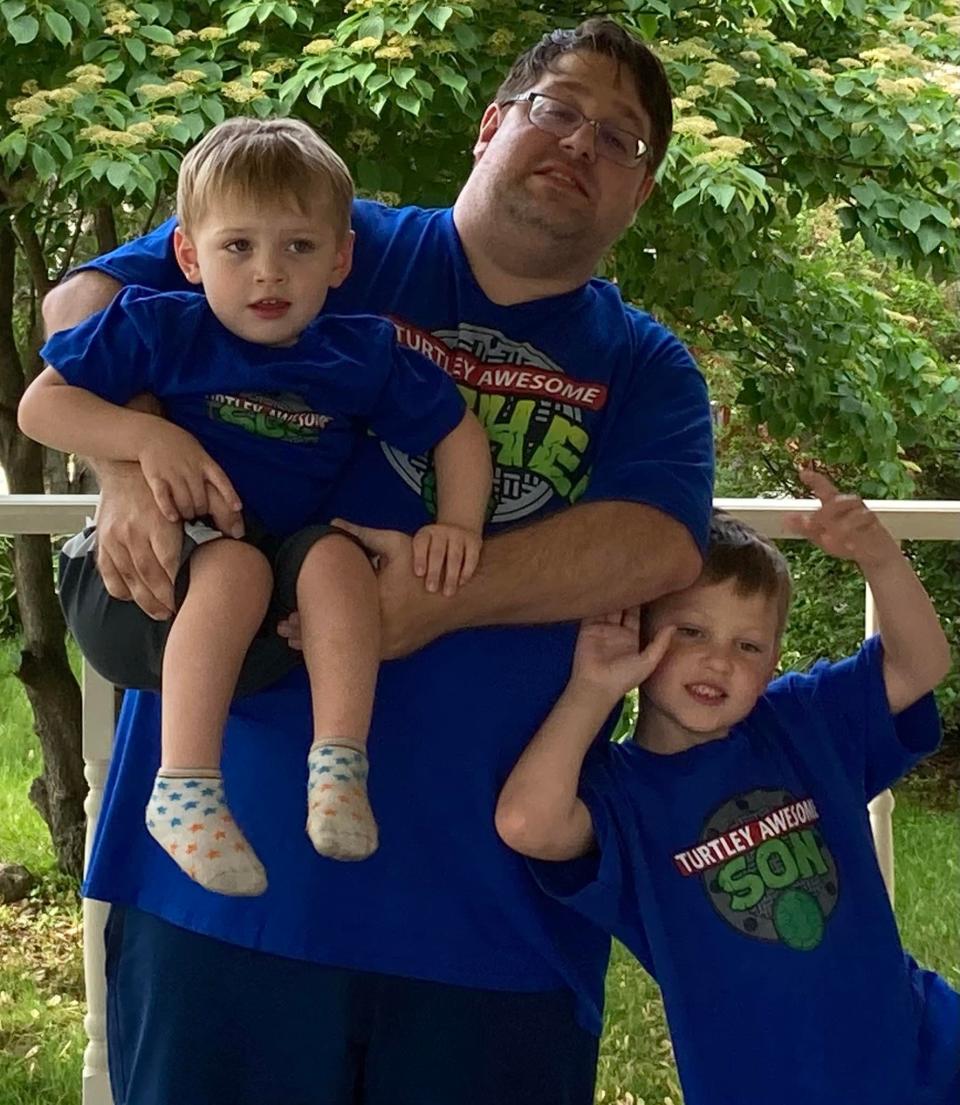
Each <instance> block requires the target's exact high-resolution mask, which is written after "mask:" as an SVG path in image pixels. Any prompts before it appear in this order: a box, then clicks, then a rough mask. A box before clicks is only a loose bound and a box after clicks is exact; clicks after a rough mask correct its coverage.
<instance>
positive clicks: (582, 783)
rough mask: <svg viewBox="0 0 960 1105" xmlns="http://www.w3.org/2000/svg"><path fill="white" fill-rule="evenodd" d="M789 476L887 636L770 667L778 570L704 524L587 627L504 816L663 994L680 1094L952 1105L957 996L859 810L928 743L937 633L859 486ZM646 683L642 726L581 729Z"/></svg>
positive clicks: (693, 1101)
mask: <svg viewBox="0 0 960 1105" xmlns="http://www.w3.org/2000/svg"><path fill="white" fill-rule="evenodd" d="M804 480H805V482H806V483H807V485H808V486H809V487H810V488H811V490H812V491H813V492H814V493H815V494H816V495H817V496H818V497H819V498H820V501H821V506H820V508H819V509H818V510H817V511H816V512H815V513H813V514H812V515H800V516H795V517H794V518H793V519H792V520H791V522H792V526H793V528H794V529H795V530H796V531H797V532H799V533H802V534H804V535H805V536H806V537H808V538H809V539H810V540H811V541H813V542H814V543H815V544H816V545H818V546H819V547H820V548H822V549H823V550H824V551H825V552H827V553H829V554H830V555H832V556H837V557H841V558H843V559H850V560H853V561H854V562H855V563H856V564H857V566H858V567H859V569H860V570H861V572H862V573H863V575H864V577H865V579H866V580H867V582H868V583H869V584H870V587H871V590H872V591H873V595H874V599H875V601H876V606H877V611H878V614H879V616H880V624H881V631H880V634H879V635H878V636H876V637H874V638H872V639H870V640H868V641H867V642H865V644H864V645H863V647H862V648H861V649H860V651H859V652H858V653H857V654H856V655H855V656H852V657H849V658H847V659H845V660H842V661H840V662H839V663H835V664H831V663H826V662H821V663H818V664H817V665H816V666H815V667H814V668H813V669H812V670H811V671H810V672H809V673H806V674H800V673H796V672H790V673H788V674H786V675H784V676H782V677H780V678H778V679H776V680H774V681H773V682H770V679H771V677H772V676H773V673H774V671H775V668H776V665H777V660H778V655H779V642H780V638H781V634H782V632H783V628H784V623H785V620H786V615H787V607H788V604H789V598H790V577H789V571H788V568H787V564H786V562H785V560H784V559H783V557H782V555H781V554H780V553H779V552H778V551H777V549H776V548H775V547H774V546H773V545H772V544H770V543H768V542H767V541H765V540H764V539H763V538H761V537H760V536H759V535H758V534H756V533H754V532H753V531H752V530H751V529H749V527H747V526H745V525H742V524H741V523H739V522H737V521H735V520H734V519H732V518H730V517H727V516H724V515H716V516H715V517H714V520H713V523H712V527H711V535H710V544H709V546H708V551H707V556H706V560H705V563H704V568H703V572H702V574H701V576H700V578H699V579H698V580H697V582H696V583H694V584H693V585H692V586H690V587H687V588H686V589H684V590H682V591H677V592H675V593H673V594H669V595H666V596H664V597H662V598H660V599H657V600H655V601H654V602H653V603H651V604H649V605H648V606H647V607H646V608H645V609H644V611H643V613H642V616H641V615H640V614H638V613H637V612H627V613H625V614H624V615H623V616H622V617H620V616H618V617H611V618H607V619H596V620H593V621H590V622H586V623H584V625H583V627H582V629H581V632H580V638H579V641H578V644H577V651H576V654H575V658H574V662H573V670H572V674H571V676H570V680H569V682H568V684H567V687H566V690H565V691H564V692H563V694H562V696H561V697H560V699H559V700H558V702H557V704H556V706H555V708H554V710H553V712H552V713H551V714H550V716H549V717H548V718H547V720H546V721H545V722H544V724H543V726H542V727H541V728H540V730H539V732H538V733H537V735H536V736H535V738H534V740H533V741H532V742H531V744H530V745H529V747H528V748H527V750H526V751H525V753H524V754H523V756H522V757H521V759H520V761H519V763H518V764H517V766H516V767H515V769H514V770H513V772H512V773H511V775H510V776H509V778H508V780H507V782H506V784H505V786H504V788H503V791H502V793H501V796H500V800H499V805H498V808H497V814H496V821H497V828H498V831H499V832H500V834H501V836H502V838H503V839H504V840H505V841H506V843H507V844H509V845H510V846H511V847H512V848H514V849H516V850H517V851H519V852H521V853H522V854H524V855H527V856H529V857H532V859H533V860H534V861H535V862H534V863H532V864H531V866H532V868H533V871H534V874H535V876H536V877H537V879H538V881H539V882H540V884H541V886H542V887H543V889H545V890H546V891H547V893H548V894H550V895H551V896H552V897H554V898H555V899H557V900H559V901H562V902H564V903H566V904H567V905H569V906H570V907H572V908H573V909H574V910H576V911H578V912H579V913H580V914H582V915H583V916H585V917H587V918H589V919H590V920H592V921H594V922H595V923H597V924H598V925H600V926H601V927H602V928H604V929H605V930H606V931H608V932H611V933H613V934H614V935H615V936H617V937H618V938H619V939H620V940H622V941H623V942H624V943H625V944H626V945H627V947H628V948H629V949H630V950H631V951H632V952H633V953H634V954H635V955H636V956H637V958H638V959H639V960H640V962H641V963H642V964H643V965H644V967H645V968H646V969H647V970H648V971H649V972H650V973H651V975H652V976H653V977H654V978H655V979H656V980H657V982H658V983H659V984H660V987H661V989H662V991H663V997H664V1003H665V1006H666V1012H667V1019H668V1022H669V1025H670V1030H671V1034H672V1037H673V1044H674V1050H675V1053H676V1058H677V1065H678V1069H679V1073H680V1080H681V1083H682V1086H683V1091H684V1100H685V1101H686V1103H687V1105H743V1103H744V1102H747V1101H763V1102H768V1101H769V1102H774V1101H775V1102H777V1103H778V1105H801V1103H803V1105H813V1103H816V1105H853V1103H856V1105H861V1103H862V1105H866V1103H868V1102H869V1103H870V1105H955V1103H956V1102H957V1101H960V1074H958V1069H960V995H958V994H957V993H955V992H954V991H953V990H952V989H951V988H950V987H949V986H948V985H947V983H946V982H945V981H944V980H943V979H942V978H940V977H938V976H937V975H935V974H933V973H932V972H929V971H924V970H922V969H921V968H919V967H918V966H917V964H916V963H915V962H914V960H913V959H911V958H910V957H909V956H907V955H905V954H904V952H903V949H902V947H901V944H900V939H899V935H898V933H897V926H896V921H895V919H894V916H893V911H892V909H891V906H890V901H889V898H888V896H887V893H886V890H885V887H884V883H883V880H882V877H881V874H880V870H879V866H878V864H877V860H876V856H875V854H874V850H873V843H872V839H871V835H870V826H869V820H868V817H867V812H866V804H867V802H868V801H869V800H870V799H871V798H872V797H873V796H874V795H876V794H877V793H879V792H880V791H881V790H884V789H885V788H887V787H888V786H890V785H891V784H892V783H893V782H895V781H896V780H897V779H898V778H900V777H901V776H902V775H903V774H905V773H906V772H907V771H908V770H909V769H910V767H911V766H912V765H913V764H914V763H916V762H917V761H918V760H919V759H920V758H921V757H923V756H924V755H927V754H928V753H930V752H932V751H933V750H934V748H935V747H936V746H937V743H938V741H939V735H940V730H939V721H938V717H937V712H936V707H935V705H934V701H933V697H932V695H931V694H930V692H931V690H932V689H933V688H934V687H935V686H936V685H937V684H938V683H939V682H940V680H941V679H942V678H943V677H944V675H945V674H946V673H947V671H948V669H949V666H950V655H949V650H948V646H947V641H946V638H945V637H944V634H943V631H942V630H941V628H940V625H939V622H938V620H937V616H936V613H935V611H934V609H933V607H932V605H931V603H930V600H929V598H928V597H927V594H926V592H925V591H924V589H923V586H922V585H921V583H920V581H919V580H918V579H917V577H916V575H915V574H914V572H913V570H912V569H911V567H910V565H909V563H908V562H907V560H906V559H905V558H904V557H903V556H902V554H901V553H900V550H899V548H898V547H897V544H896V542H895V541H894V540H893V538H892V537H891V536H890V535H889V534H888V533H887V531H886V530H885V529H884V528H883V527H882V525H881V524H880V523H879V521H878V520H877V518H876V517H875V516H874V515H873V514H872V513H871V512H870V511H869V510H868V509H867V508H866V507H865V506H864V504H863V502H862V501H861V500H860V499H859V498H857V497H855V496H851V495H840V494H838V493H837V491H836V489H835V488H834V486H833V485H832V483H831V482H830V481H829V480H828V479H827V477H826V476H824V475H822V474H819V473H815V472H806V473H804ZM638 684H639V685H640V695H641V702H640V712H639V720H638V723H637V729H636V733H635V735H634V739H633V740H632V741H630V742H627V743H624V744H597V743H596V742H595V737H596V734H597V731H598V730H599V729H600V727H601V726H602V725H603V723H604V721H605V719H606V718H607V717H608V715H609V714H610V712H611V710H613V709H614V708H615V707H616V705H617V703H618V701H619V699H620V698H621V696H622V695H623V694H624V693H625V692H626V691H627V690H629V689H631V688H632V687H635V686H637V685H638ZM560 860H568V861H571V862H566V863H558V862H541V861H560Z"/></svg>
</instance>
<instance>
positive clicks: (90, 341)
mask: <svg viewBox="0 0 960 1105" xmlns="http://www.w3.org/2000/svg"><path fill="white" fill-rule="evenodd" d="M156 298H157V297H156V296H154V295H153V294H152V293H151V292H149V291H147V289H144V288H137V287H134V288H127V289H125V290H124V291H122V292H121V293H120V294H119V295H118V296H117V297H116V298H115V299H114V300H113V302H112V303H111V304H110V305H109V306H108V307H106V308H105V309H104V310H102V311H100V312H99V313H98V314H95V315H91V316H90V318H87V319H84V321H83V322H81V323H80V324H79V326H74V327H73V328H72V329H70V330H61V331H60V332H59V333H56V334H54V335H53V337H51V338H50V340H49V341H48V342H47V343H46V344H45V345H44V346H43V348H42V349H41V350H40V355H41V357H43V359H44V361H46V363H47V364H49V365H51V366H52V367H53V368H55V369H56V370H57V372H59V373H60V375H61V376H62V377H63V378H64V379H65V380H66V382H67V383H68V384H72V385H73V386H74V387H79V388H84V389H86V390H87V391H92V392H93V393H94V394H95V395H99V396H100V397H101V399H106V400H107V401H108V402H110V403H116V404H117V405H118V406H123V405H124V404H126V403H128V402H129V401H130V400H131V399H132V398H133V397H134V396H135V395H139V394H140V393H141V392H143V391H151V390H153V391H156V379H155V378H156V372H155V365H154V355H153V349H152V344H153V343H152V342H151V340H150V338H149V336H148V335H149V334H150V333H151V332H153V333H157V332H160V333H162V326H159V325H156V324H155V325H154V327H152V328H151V327H149V326H148V325H147V322H148V317H149V315H150V313H151V309H152V303H151V301H153V302H154V303H155V301H156Z"/></svg>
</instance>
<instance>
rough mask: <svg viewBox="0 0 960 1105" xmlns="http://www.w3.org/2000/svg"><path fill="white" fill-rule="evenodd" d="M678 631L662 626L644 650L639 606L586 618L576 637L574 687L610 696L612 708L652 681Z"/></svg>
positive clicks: (572, 683)
mask: <svg viewBox="0 0 960 1105" xmlns="http://www.w3.org/2000/svg"><path fill="white" fill-rule="evenodd" d="M675 629H676V626H673V625H667V626H663V627H662V628H661V629H660V630H659V632H658V633H657V635H656V636H655V637H654V639H653V640H652V641H651V642H650V643H649V644H648V645H646V646H645V647H642V646H641V643H640V610H639V607H633V608H632V609H630V610H622V611H620V612H619V613H617V614H606V615H602V616H601V617H597V618H588V619H586V620H585V621H584V622H583V623H582V624H581V626H580V635H579V636H578V637H577V648H576V651H575V652H574V656H573V670H572V672H571V674H570V684H571V686H573V687H577V688H579V689H583V690H586V689H589V690H590V691H592V692H593V693H596V692H600V693H602V694H606V695H609V697H610V699H611V705H612V703H613V702H615V701H616V700H617V699H619V698H622V697H623V696H624V695H625V694H626V693H627V691H632V690H633V689H634V687H638V686H639V685H640V684H641V683H643V682H645V681H646V680H647V679H649V678H650V676H651V675H652V674H653V672H654V671H655V669H656V667H657V665H658V664H659V663H660V661H661V660H662V659H663V658H664V656H665V655H666V652H667V649H668V648H669V647H670V641H671V640H672V638H673V634H674V631H675Z"/></svg>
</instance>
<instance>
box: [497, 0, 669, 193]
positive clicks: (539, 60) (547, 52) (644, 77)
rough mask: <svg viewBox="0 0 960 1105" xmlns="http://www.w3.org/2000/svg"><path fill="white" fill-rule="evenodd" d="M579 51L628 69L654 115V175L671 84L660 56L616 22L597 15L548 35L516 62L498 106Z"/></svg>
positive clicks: (662, 149) (650, 163)
mask: <svg viewBox="0 0 960 1105" xmlns="http://www.w3.org/2000/svg"><path fill="white" fill-rule="evenodd" d="M578 51H583V52H584V53H594V54H601V55H602V56H603V57H608V58H612V59H613V60H614V61H616V62H618V63H619V64H620V65H623V66H625V67H626V69H627V72H628V73H629V74H630V75H631V77H632V78H633V83H634V86H635V88H636V92H637V96H638V97H639V99H640V103H641V104H642V105H643V106H644V108H645V109H646V112H647V114H648V115H649V116H650V142H649V145H650V149H649V152H648V153H647V170H648V172H649V173H650V174H651V176H652V175H653V173H655V172H656V171H657V167H658V166H659V165H660V162H661V161H663V158H664V155H665V154H666V152H667V146H668V145H669V144H670V134H671V132H672V130H673V103H672V101H671V97H670V82H669V81H668V80H667V74H666V72H665V70H664V68H663V63H662V62H661V61H660V59H659V58H658V57H657V55H656V54H655V53H654V52H653V51H652V50H651V49H650V48H649V47H647V46H645V45H644V44H643V43H642V42H641V41H640V39H638V38H636V37H635V36H634V35H632V34H630V32H629V31H627V30H624V28H623V27H621V26H620V24H619V23H615V22H614V21H613V20H612V19H607V18H605V17H603V16H597V17H594V18H593V19H587V20H585V21H584V22H583V23H581V24H580V26H579V27H574V28H573V29H572V30H561V29H558V30H555V31H550V32H549V33H548V34H545V35H544V36H543V38H541V39H540V41H539V42H537V43H535V44H534V45H533V46H531V47H530V49H529V50H526V51H524V53H522V54H521V55H520V57H518V58H517V60H516V61H515V62H514V63H513V65H512V66H511V68H510V72H509V73H508V74H507V76H506V78H505V79H504V81H503V83H502V84H501V85H500V87H499V88H498V89H497V95H496V102H497V103H498V104H503V103H506V102H507V101H508V100H511V99H513V98H514V97H515V96H520V95H522V94H523V93H524V92H529V91H530V90H531V89H532V88H533V87H534V85H535V84H536V83H537V81H539V80H540V78H541V77H542V76H543V74H544V73H547V72H551V71H552V67H553V63H554V62H555V61H556V59H557V58H559V57H562V56H563V55H564V54H570V53H574V52H578ZM641 137H642V135H641Z"/></svg>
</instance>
